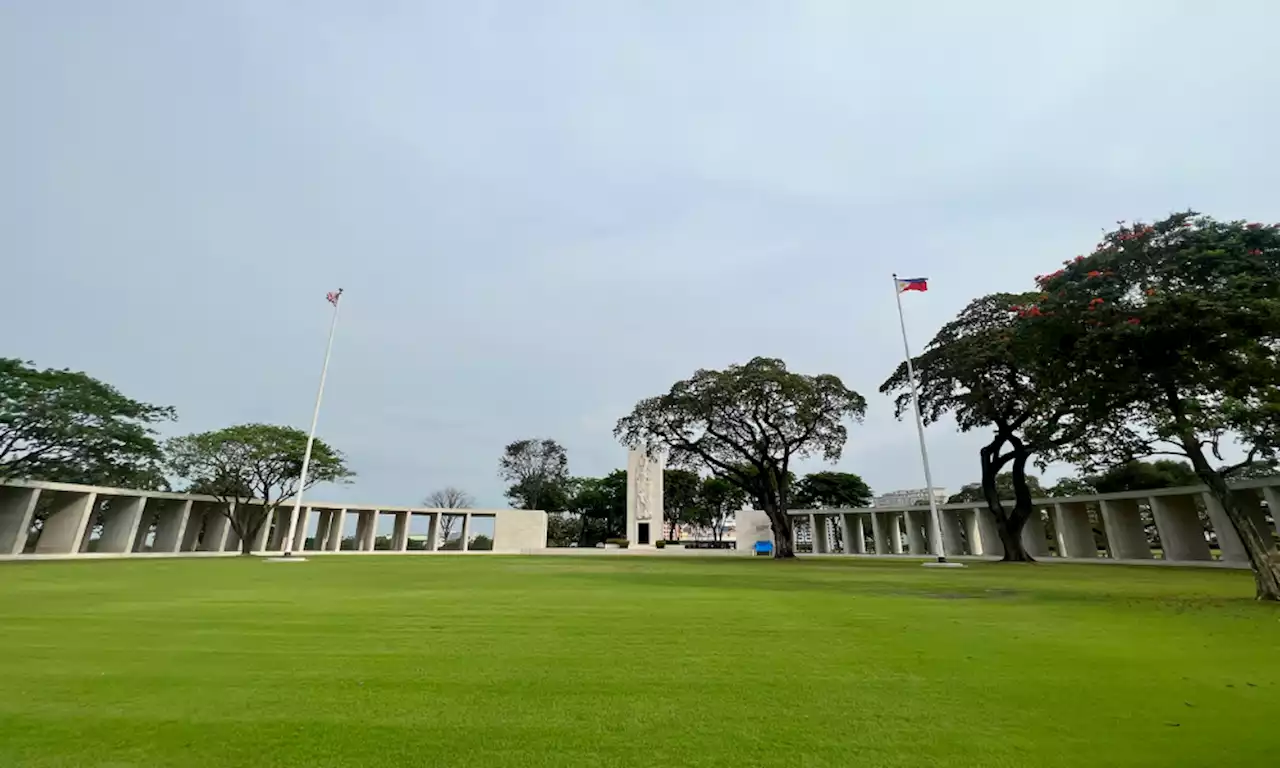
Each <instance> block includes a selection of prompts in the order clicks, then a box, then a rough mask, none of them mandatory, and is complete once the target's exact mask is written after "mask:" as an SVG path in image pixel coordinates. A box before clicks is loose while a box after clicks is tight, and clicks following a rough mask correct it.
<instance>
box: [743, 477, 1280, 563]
mask: <svg viewBox="0 0 1280 768" xmlns="http://www.w3.org/2000/svg"><path fill="white" fill-rule="evenodd" d="M1232 494H1233V495H1234V497H1235V499H1236V500H1237V502H1238V503H1239V504H1240V505H1241V506H1242V508H1243V509H1244V510H1245V512H1246V514H1247V515H1248V516H1249V518H1250V519H1251V520H1252V522H1253V524H1254V525H1255V526H1256V527H1257V529H1258V530H1259V531H1260V532H1262V534H1263V536H1264V537H1266V536H1274V535H1280V477H1271V478H1262V479H1257V480H1246V481H1241V482H1239V483H1237V484H1234V485H1233V488H1232ZM1034 504H1035V510H1036V511H1035V514H1033V515H1032V516H1031V518H1030V519H1029V520H1028V521H1027V524H1026V526H1025V527H1024V528H1023V531H1022V543H1023V545H1024V546H1025V547H1026V549H1027V551H1028V552H1029V553H1030V554H1031V556H1032V557H1035V558H1037V559H1043V558H1053V557H1062V558H1073V559H1098V558H1109V559H1113V560H1151V559H1155V558H1157V557H1159V558H1160V559H1164V560H1169V561H1181V562H1194V561H1208V560H1214V559H1220V560H1222V561H1224V562H1228V563H1234V564H1247V563H1248V557H1247V556H1246V554H1245V550H1244V546H1243V545H1242V544H1241V542H1240V537H1239V536H1238V535H1237V534H1236V531H1235V528H1234V527H1233V526H1232V525H1231V521H1230V520H1229V519H1228V518H1227V516H1226V513H1225V512H1224V511H1223V509H1222V506H1221V505H1220V504H1219V503H1218V501H1217V500H1216V499H1214V498H1213V496H1212V495H1210V494H1209V493H1208V491H1207V490H1206V489H1205V488H1204V487H1203V486H1188V487H1184V488H1162V489H1158V490H1151V491H1132V492H1126V493H1111V494H1098V495H1094V496H1078V497H1071V498H1061V499H1037V500H1035V502H1034ZM1009 506H1012V504H1011V503H1010V504H1009ZM751 514H763V513H754V512H753V513H751ZM790 514H791V515H793V516H794V517H795V518H796V522H797V523H798V525H796V526H795V527H794V531H795V533H796V534H799V533H800V532H801V531H802V529H807V531H808V532H809V535H810V537H811V546H812V551H813V553H815V554H833V553H836V552H837V551H838V552H840V553H843V554H857V555H862V554H878V555H886V554H888V555H897V554H911V555H933V554H936V552H937V550H938V547H937V545H936V543H935V542H933V541H932V540H931V539H932V534H931V533H930V529H931V527H932V526H931V525H930V521H929V514H930V513H929V509H928V508H927V507H885V508H871V509H808V510H792V511H791V512H790ZM939 515H940V519H939V522H940V523H941V527H942V535H943V539H944V541H945V543H946V554H948V555H981V556H988V557H1002V556H1003V555H1004V546H1003V544H1001V542H1000V536H999V532H998V530H997V528H996V523H995V518H994V517H993V516H992V514H991V511H990V510H988V509H987V507H986V505H985V504H943V505H941V506H940V507H939ZM837 537H838V540H839V542H840V544H839V546H837V543H836V540H837ZM749 546H750V545H749V544H747V545H742V544H740V546H739V548H740V549H742V548H747V547H749ZM1214 550H1217V552H1216V553H1215V552H1214Z"/></svg>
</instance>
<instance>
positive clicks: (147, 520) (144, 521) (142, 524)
mask: <svg viewBox="0 0 1280 768" xmlns="http://www.w3.org/2000/svg"><path fill="white" fill-rule="evenodd" d="M163 503H164V499H150V498H148V499H144V500H143V504H142V514H141V515H139V518H138V527H137V529H136V530H134V532H133V541H132V542H130V543H129V551H130V552H145V551H146V550H147V536H148V535H149V534H150V533H151V526H152V524H154V523H156V522H158V520H157V518H156V513H157V511H158V510H159V509H160V505H162V504H163Z"/></svg>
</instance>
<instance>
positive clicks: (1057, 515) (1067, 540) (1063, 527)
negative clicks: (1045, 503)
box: [1053, 501, 1098, 559]
mask: <svg viewBox="0 0 1280 768" xmlns="http://www.w3.org/2000/svg"><path fill="white" fill-rule="evenodd" d="M1053 527H1054V528H1055V529H1057V533H1058V556H1059V557H1084V558H1089V559H1094V558H1097V556H1098V545H1097V543H1096V542H1094V540H1093V524H1092V523H1091V522H1090V520H1089V509H1088V507H1086V506H1085V504H1084V502H1082V501H1068V502H1061V503H1058V504H1054V505H1053Z"/></svg>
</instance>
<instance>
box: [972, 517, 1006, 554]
mask: <svg viewBox="0 0 1280 768" xmlns="http://www.w3.org/2000/svg"><path fill="white" fill-rule="evenodd" d="M974 513H975V514H974V516H975V517H976V518H977V520H978V526H977V527H978V540H979V541H980V542H981V545H982V554H983V555H986V556H989V557H1004V542H1002V541H1000V531H999V529H997V528H996V517H995V515H993V514H991V510H989V509H987V508H986V507H979V508H977V509H975V510H974Z"/></svg>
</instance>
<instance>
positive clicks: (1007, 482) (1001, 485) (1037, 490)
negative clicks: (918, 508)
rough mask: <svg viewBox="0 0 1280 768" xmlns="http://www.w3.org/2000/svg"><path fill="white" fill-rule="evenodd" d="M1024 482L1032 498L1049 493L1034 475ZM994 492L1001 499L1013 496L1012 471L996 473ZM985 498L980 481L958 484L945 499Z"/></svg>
mask: <svg viewBox="0 0 1280 768" xmlns="http://www.w3.org/2000/svg"><path fill="white" fill-rule="evenodd" d="M1026 483H1027V490H1028V491H1029V492H1030V494H1031V498H1033V499H1036V498H1044V497H1045V496H1048V495H1049V494H1047V493H1046V492H1045V490H1044V488H1041V487H1040V480H1039V479H1038V478H1036V477H1035V476H1034V475H1032V476H1030V477H1028V478H1026ZM996 493H997V494H999V496H1000V498H1002V499H1012V498H1013V495H1014V490H1013V473H1012V472H1001V473H1000V474H998V475H996ZM986 500H987V495H986V490H985V489H984V488H983V486H982V483H968V484H966V485H962V486H960V492H959V493H953V494H952V495H951V497H950V498H949V499H947V503H948V504H956V503H960V502H968V503H977V502H983V503H985V502H986ZM925 503H928V502H925Z"/></svg>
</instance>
